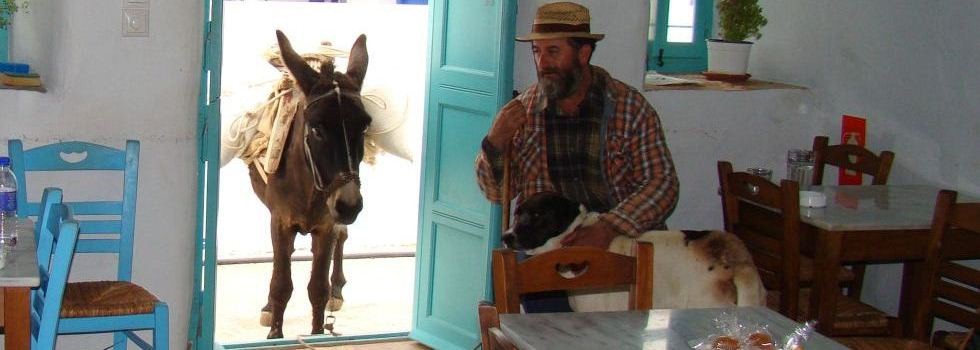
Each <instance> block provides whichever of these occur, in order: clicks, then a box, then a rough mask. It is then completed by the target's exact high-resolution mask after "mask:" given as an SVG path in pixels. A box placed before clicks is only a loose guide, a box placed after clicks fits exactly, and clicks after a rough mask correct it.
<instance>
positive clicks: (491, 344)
mask: <svg viewBox="0 0 980 350" xmlns="http://www.w3.org/2000/svg"><path fill="white" fill-rule="evenodd" d="M477 312H478V313H479V315H480V341H481V344H482V345H483V350H511V349H517V347H515V346H514V344H512V343H511V342H510V339H507V336H506V335H504V332H503V331H502V330H501V329H500V317H499V315H498V314H497V308H496V307H495V306H493V304H491V303H489V302H487V301H481V302H480V304H479V305H478V306H477Z"/></svg>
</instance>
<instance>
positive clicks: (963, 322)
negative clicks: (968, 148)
mask: <svg viewBox="0 0 980 350" xmlns="http://www.w3.org/2000/svg"><path fill="white" fill-rule="evenodd" d="M956 197H957V193H956V192H955V191H950V190H942V191H940V192H939V195H938V196H937V198H936V209H935V212H934V214H933V219H932V228H931V230H930V239H929V245H928V248H927V250H926V261H925V264H924V270H925V273H924V275H925V276H926V282H925V283H921V285H922V287H923V290H922V291H921V293H920V294H919V296H921V297H923V298H924V299H923V301H922V302H917V303H916V306H917V308H916V317H915V318H914V319H913V326H912V332H913V335H914V336H915V337H916V338H918V339H920V340H923V341H927V340H928V339H929V332H930V331H931V330H932V321H933V318H934V317H935V318H941V319H943V320H946V321H949V322H952V323H955V324H958V325H960V326H963V327H966V328H977V327H980V290H978V289H980V268H978V266H977V265H976V264H975V263H974V264H971V263H962V262H957V261H955V260H961V259H963V258H964V257H965V256H964V255H963V254H964V249H974V250H975V249H976V248H975V247H976V245H977V244H980V243H978V242H980V203H956ZM967 246H969V247H967ZM974 258H975V257H974Z"/></svg>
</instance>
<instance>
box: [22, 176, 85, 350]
mask: <svg viewBox="0 0 980 350" xmlns="http://www.w3.org/2000/svg"><path fill="white" fill-rule="evenodd" d="M42 198H43V203H44V204H45V205H44V206H45V207H48V208H50V209H51V210H50V211H46V212H45V213H44V214H43V215H41V219H40V220H39V222H40V223H41V225H40V226H41V229H40V230H39V231H36V233H37V236H38V247H37V251H38V256H37V259H38V267H39V274H40V281H41V283H40V285H39V286H38V288H37V289H35V290H33V291H32V292H31V311H30V315H31V348H32V349H35V350H40V349H54V348H55V343H56V340H57V337H58V323H59V320H60V316H59V313H60V312H61V302H62V299H63V297H64V293H65V286H66V284H67V283H68V272H69V270H70V269H71V262H72V258H73V256H74V255H75V247H76V243H77V241H78V231H79V226H78V222H77V221H75V220H73V219H72V215H71V209H69V208H68V207H67V206H65V205H64V204H63V203H61V191H60V190H58V189H45V191H44V195H43V196H42Z"/></svg>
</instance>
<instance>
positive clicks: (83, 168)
mask: <svg viewBox="0 0 980 350" xmlns="http://www.w3.org/2000/svg"><path fill="white" fill-rule="evenodd" d="M8 152H9V153H10V158H11V162H12V164H11V165H12V167H13V168H14V173H15V174H16V175H17V179H18V183H17V186H18V188H17V196H18V198H17V199H18V202H19V203H20V204H21V205H20V206H19V207H18V214H19V215H20V216H37V215H40V214H41V211H42V209H43V207H42V205H41V202H32V201H31V196H29V193H28V192H29V191H28V190H29V189H31V187H30V186H29V184H30V183H31V181H32V180H33V176H38V177H44V176H50V174H55V173H60V172H66V173H63V174H62V175H69V176H70V177H69V178H68V180H67V181H69V182H77V181H79V180H81V179H82V177H85V176H88V177H89V178H91V177H96V178H97V179H99V180H100V181H103V182H104V181H107V180H104V179H109V178H111V177H110V176H108V175H107V174H106V172H111V173H112V174H121V175H122V182H121V184H120V185H121V192H122V196H121V197H122V198H113V199H111V200H103V199H99V200H89V201H66V202H65V205H67V206H68V207H70V208H71V210H72V213H73V214H74V215H75V218H76V220H78V222H79V228H80V234H79V238H78V247H77V249H76V252H77V253H102V254H115V255H117V257H118V262H119V263H118V266H117V271H116V278H115V280H111V281H83V282H71V283H68V285H67V287H66V290H65V297H64V302H63V303H62V310H61V317H62V320H61V322H60V324H59V326H58V334H80V333H108V332H112V333H114V339H113V344H114V347H115V349H117V350H122V349H126V348H127V344H128V342H127V339H128V340H131V341H132V342H133V343H135V344H136V345H137V346H139V347H140V348H143V349H154V348H155V349H168V348H169V344H168V341H169V316H168V308H167V304H166V303H164V302H163V301H160V300H159V299H157V298H156V297H155V296H154V295H153V294H152V293H150V292H149V291H147V290H146V289H145V288H143V287H141V286H139V285H137V284H135V283H132V264H133V240H134V228H135V222H136V189H137V170H138V168H139V142H138V141H134V140H129V141H127V142H126V148H125V149H116V148H111V147H107V146H103V145H98V144H93V143H88V142H79V141H66V142H58V143H53V144H49V145H44V146H39V147H36V148H32V149H26V150H25V149H24V146H23V144H22V143H21V141H20V140H10V141H9V142H8ZM73 193H74V192H73ZM137 330H153V339H152V346H151V345H150V343H149V342H147V341H146V340H144V339H142V338H141V337H139V336H138V335H137V334H136V333H134V331H137Z"/></svg>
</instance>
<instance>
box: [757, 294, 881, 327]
mask: <svg viewBox="0 0 980 350" xmlns="http://www.w3.org/2000/svg"><path fill="white" fill-rule="evenodd" d="M779 299H780V292H778V291H767V294H766V306H768V307H769V308H770V309H773V310H779ZM799 301H800V302H799V310H800V317H799V319H798V320H797V321H806V320H805V318H806V317H807V316H806V315H810V314H811V313H810V289H808V288H805V289H801V290H800V299H799ZM834 314H835V315H836V316H835V317H834V327H833V329H834V332H835V333H841V334H851V335H888V334H891V332H892V330H893V329H894V328H893V327H897V325H896V324H895V323H896V322H897V321H896V320H895V319H894V318H892V317H889V316H888V314H885V313H884V312H882V311H881V310H878V309H875V308H874V307H872V306H871V305H868V304H865V303H862V302H860V301H858V300H855V299H854V298H851V297H847V296H843V295H842V296H840V297H838V298H837V308H836V309H835V310H834ZM855 329H857V330H860V331H850V330H855Z"/></svg>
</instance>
